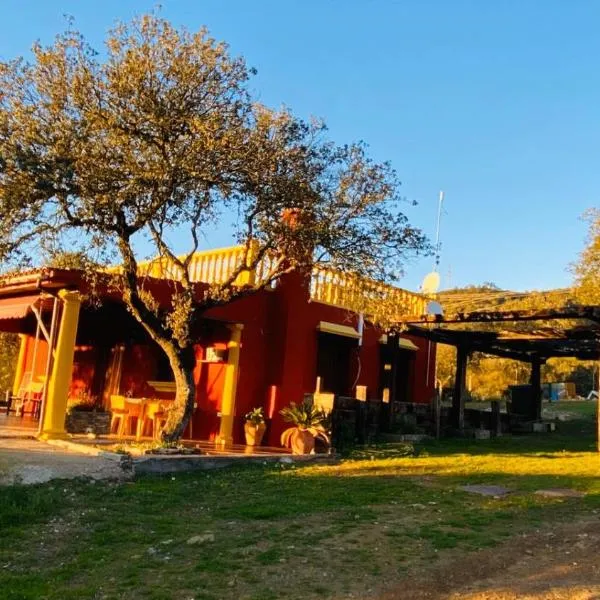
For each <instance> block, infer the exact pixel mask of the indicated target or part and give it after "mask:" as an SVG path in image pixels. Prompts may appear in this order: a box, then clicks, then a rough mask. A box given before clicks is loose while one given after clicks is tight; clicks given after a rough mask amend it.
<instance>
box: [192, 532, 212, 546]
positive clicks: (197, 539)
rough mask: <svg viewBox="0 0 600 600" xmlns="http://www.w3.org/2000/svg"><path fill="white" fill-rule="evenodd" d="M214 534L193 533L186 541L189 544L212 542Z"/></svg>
mask: <svg viewBox="0 0 600 600" xmlns="http://www.w3.org/2000/svg"><path fill="white" fill-rule="evenodd" d="M214 541H215V534H214V533H203V534H201V535H193V536H192V537H191V538H189V539H188V541H187V543H188V544H190V545H193V544H204V543H205V542H214Z"/></svg>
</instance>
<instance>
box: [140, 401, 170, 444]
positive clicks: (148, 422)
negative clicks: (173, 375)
mask: <svg viewBox="0 0 600 600" xmlns="http://www.w3.org/2000/svg"><path fill="white" fill-rule="evenodd" d="M167 413H168V411H167V409H166V407H165V403H164V402H161V401H160V400H150V401H149V402H147V403H146V405H145V410H144V417H143V420H144V422H143V424H142V430H141V433H142V435H143V434H144V433H145V432H146V431H148V430H150V434H151V436H152V439H155V440H157V439H158V438H159V437H160V433H161V431H162V429H163V427H164V426H165V423H166V422H167Z"/></svg>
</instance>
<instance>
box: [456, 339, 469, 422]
mask: <svg viewBox="0 0 600 600" xmlns="http://www.w3.org/2000/svg"><path fill="white" fill-rule="evenodd" d="M468 360H469V351H468V350H467V349H466V348H465V347H464V346H457V347H456V377H455V379H454V395H453V397H452V422H453V423H452V424H453V425H454V427H455V428H456V429H458V430H459V431H462V430H463V429H464V428H465V389H466V383H467V362H468Z"/></svg>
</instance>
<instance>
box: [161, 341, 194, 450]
mask: <svg viewBox="0 0 600 600" xmlns="http://www.w3.org/2000/svg"><path fill="white" fill-rule="evenodd" d="M160 346H161V348H162V349H163V351H164V352H165V354H166V355H167V357H168V359H169V363H170V365H171V369H172V370H173V375H174V377H175V402H174V403H173V407H172V408H171V410H170V411H169V416H168V419H167V424H166V426H165V430H164V432H163V435H162V437H163V440H164V441H165V442H169V443H173V442H176V441H178V440H179V439H181V436H182V435H183V432H184V431H185V428H186V427H187V424H188V423H189V421H190V419H191V417H192V414H193V412H194V402H195V399H196V385H195V382H194V367H195V365H196V358H195V353H194V348H193V346H187V347H185V348H179V347H177V346H176V345H175V344H174V343H170V342H160Z"/></svg>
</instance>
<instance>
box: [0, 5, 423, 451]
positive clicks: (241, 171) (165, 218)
mask: <svg viewBox="0 0 600 600" xmlns="http://www.w3.org/2000/svg"><path fill="white" fill-rule="evenodd" d="M253 73H254V72H253V70H252V69H250V68H248V66H247V65H246V63H245V61H244V60H243V59H242V58H240V57H235V56H232V55H231V54H230V53H229V51H228V48H227V46H226V44H224V43H222V42H219V41H216V40H214V39H212V38H211V37H210V35H209V34H208V32H207V31H206V30H205V29H202V30H200V31H198V32H190V31H187V30H185V29H176V28H175V27H173V26H172V25H171V24H170V23H169V22H168V21H166V20H164V19H162V18H160V17H158V16H157V15H154V14H151V15H145V16H142V17H139V18H136V19H134V20H133V21H131V22H129V23H120V24H118V25H117V26H116V27H115V28H114V29H112V30H111V31H109V33H108V34H107V37H106V40H105V48H104V49H103V50H102V51H101V52H98V51H96V50H94V49H93V48H92V47H91V46H90V45H89V44H88V43H87V42H86V40H85V39H84V38H83V36H82V35H81V34H79V33H78V32H77V31H75V30H74V29H73V28H72V27H69V28H68V29H67V31H66V32H65V33H63V34H61V35H59V36H58V37H57V38H56V39H55V41H54V43H52V44H51V45H49V46H47V47H46V46H42V45H41V44H39V43H37V44H35V45H34V46H33V58H32V59H31V60H30V61H26V60H25V59H23V58H17V59H15V60H12V61H9V62H4V63H0V227H1V229H2V231H3V236H2V239H0V258H1V259H2V260H3V263H4V265H5V268H8V267H10V268H13V267H15V266H16V265H20V264H23V263H28V264H33V265H35V264H40V262H41V261H42V260H43V257H42V252H41V251H40V248H41V249H44V250H45V251H47V252H49V253H54V254H56V253H58V254H61V253H63V254H64V253H68V254H70V255H72V256H77V257H78V261H80V258H81V257H85V259H86V260H84V261H82V262H81V261H80V264H84V265H86V264H87V265H90V267H89V269H90V270H94V271H96V270H97V269H98V268H99V266H100V267H103V266H107V265H111V264H115V263H118V264H120V270H119V271H118V273H117V274H116V275H115V278H116V279H117V283H118V285H119V287H120V289H121V293H122V297H123V301H124V303H125V304H126V306H127V307H128V309H129V310H130V312H131V314H132V315H133V316H134V317H135V319H137V320H138V321H139V322H140V323H141V324H142V326H143V327H144V328H145V330H146V331H147V333H148V334H149V336H150V337H151V338H152V339H153V340H154V341H155V342H156V343H157V344H158V345H159V346H160V348H162V350H163V351H164V352H165V353H166V355H167V357H168V359H169V362H170V365H171V367H172V369H173V373H174V379H175V382H176V400H175V409H174V410H173V411H172V412H171V417H170V420H169V423H168V425H167V430H166V434H165V437H166V438H167V440H176V439H178V438H179V437H180V436H181V434H182V433H183V430H184V428H185V425H186V423H187V422H188V420H189V418H190V416H191V414H192V411H193V402H194V380H193V375H192V372H193V367H194V362H195V358H194V351H193V341H194V339H193V332H192V328H193V324H194V322H196V321H197V320H198V319H199V318H200V317H201V316H202V314H204V313H205V312H206V311H207V310H208V309H210V308H212V307H214V306H216V305H219V304H222V303H225V302H230V301H232V300H234V299H235V298H238V297H240V296H242V295H245V294H249V293H255V292H257V291H258V290H261V289H263V288H265V287H266V286H270V285H273V283H274V282H276V281H277V280H278V279H279V278H280V277H281V276H282V275H284V274H285V273H288V272H290V271H292V270H295V269H302V270H305V271H306V272H309V271H310V269H312V268H313V267H314V266H315V265H325V266H327V267H331V268H335V269H340V270H342V271H345V272H351V273H354V274H356V275H357V276H365V277H370V278H375V279H377V280H380V281H390V280H391V279H393V278H394V277H397V276H398V275H399V274H400V273H401V269H402V264H403V262H404V260H405V259H406V257H407V256H408V255H410V254H413V253H418V252H421V251H423V250H424V249H425V248H426V246H427V244H426V240H425V238H424V236H423V235H422V233H421V232H420V231H419V230H418V229H416V228H414V227H412V226H411V225H410V224H409V222H408V220H407V217H406V215H405V214H404V213H403V212H402V211H401V210H400V202H399V201H400V199H401V198H400V196H399V194H398V185H399V182H398V180H397V176H396V174H395V172H394V171H393V169H392V168H391V167H390V165H389V164H387V163H382V164H379V163H376V162H374V161H373V160H371V159H370V158H369V157H368V156H367V153H366V150H365V147H364V145H362V144H351V145H344V146H337V145H335V144H334V143H332V142H331V141H329V140H328V139H327V137H326V132H325V127H324V125H323V124H322V123H321V122H318V121H309V122H306V121H303V120H301V119H298V118H296V117H295V116H294V115H292V114H291V112H290V111H288V110H286V109H280V110H275V109H271V108H268V107H266V106H264V105H262V104H260V103H259V102H257V100H256V98H254V97H253V95H252V94H251V93H250V91H249V88H248V80H249V78H250V77H251V76H252V75H253ZM228 215H234V216H235V219H234V223H233V225H232V234H233V236H234V237H235V239H236V240H237V242H238V243H239V244H241V245H242V246H243V247H244V256H243V258H242V259H241V260H240V261H239V262H238V264H236V266H235V268H234V269H233V272H232V273H231V275H230V276H229V277H228V278H227V280H226V281H223V282H220V283H213V284H211V285H210V286H208V287H207V288H203V290H204V291H203V292H202V294H200V295H199V294H198V289H197V285H196V284H195V281H194V280H193V277H192V275H191V273H190V264H191V263H192V261H193V257H194V253H195V252H196V251H197V250H198V247H199V244H200V242H201V240H202V236H203V235H204V234H205V233H206V232H207V231H208V230H210V229H212V228H214V227H215V224H216V223H217V222H221V223H222V222H223V220H224V219H226V218H228ZM148 245H150V247H151V248H152V254H153V255H154V256H156V257H158V260H164V261H167V262H168V264H169V265H171V272H176V273H177V280H178V283H177V285H176V286H174V288H173V289H174V293H173V302H172V306H170V307H169V308H168V309H165V307H164V306H160V305H159V303H158V301H157V299H156V298H155V297H154V296H153V295H152V293H151V292H150V291H149V288H148V286H147V285H146V278H145V276H144V273H143V272H142V271H141V270H140V262H141V261H142V260H143V259H144V258H145V257H147V255H148V251H147V248H148ZM259 265H262V266H263V267H264V268H261V269H257V267H258V266H259ZM244 273H256V274H257V276H256V277H252V278H246V280H247V281H248V282H249V283H247V284H246V285H240V284H239V282H240V281H241V280H242V279H243V277H240V276H242V275H243V274H244Z"/></svg>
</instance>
